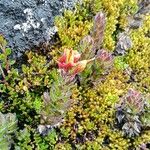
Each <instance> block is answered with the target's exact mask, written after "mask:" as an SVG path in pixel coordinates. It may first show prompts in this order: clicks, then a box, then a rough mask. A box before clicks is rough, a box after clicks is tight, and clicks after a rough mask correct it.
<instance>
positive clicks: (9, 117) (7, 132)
mask: <svg viewBox="0 0 150 150" xmlns="http://www.w3.org/2000/svg"><path fill="white" fill-rule="evenodd" d="M16 130H17V119H16V115H15V114H11V113H8V114H2V113H0V149H1V150H6V149H9V148H10V147H11V144H12V143H13V140H12V135H13V134H15V132H16Z"/></svg>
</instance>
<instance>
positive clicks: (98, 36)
mask: <svg viewBox="0 0 150 150" xmlns="http://www.w3.org/2000/svg"><path fill="white" fill-rule="evenodd" d="M105 20H106V18H105V15H104V13H102V12H99V13H97V14H96V16H95V19H94V26H93V32H92V37H93V40H94V44H93V50H98V49H100V48H101V44H102V41H103V36H104V29H105Z"/></svg>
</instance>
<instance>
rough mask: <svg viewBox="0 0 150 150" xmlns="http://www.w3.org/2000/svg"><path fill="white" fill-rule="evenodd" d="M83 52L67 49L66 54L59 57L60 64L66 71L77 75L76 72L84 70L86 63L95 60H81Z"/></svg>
mask: <svg viewBox="0 0 150 150" xmlns="http://www.w3.org/2000/svg"><path fill="white" fill-rule="evenodd" d="M80 56H81V54H79V53H78V52H77V51H75V50H72V49H65V50H64V54H63V55H62V56H61V57H60V58H59V59H58V66H59V68H60V69H62V70H63V71H64V72H65V73H70V74H71V75H73V76H75V75H76V74H78V73H80V72H82V71H83V70H84V69H85V68H86V65H87V64H88V63H89V62H91V61H93V60H95V58H92V59H89V60H82V61H79V59H80Z"/></svg>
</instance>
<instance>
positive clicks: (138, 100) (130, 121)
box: [116, 89, 146, 137]
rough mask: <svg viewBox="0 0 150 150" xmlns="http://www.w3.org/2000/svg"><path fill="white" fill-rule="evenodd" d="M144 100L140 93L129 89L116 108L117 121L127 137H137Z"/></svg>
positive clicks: (143, 110) (140, 126)
mask: <svg viewBox="0 0 150 150" xmlns="http://www.w3.org/2000/svg"><path fill="white" fill-rule="evenodd" d="M145 102H146V100H145V99H144V97H143V96H142V94H141V93H139V92H137V91H135V90H133V89H130V90H129V91H128V93H127V94H126V95H125V96H123V98H122V100H121V104H120V106H118V107H117V113H116V117H117V121H118V123H119V124H120V126H121V128H122V130H123V131H124V133H125V134H127V135H128V136H129V137H132V136H135V135H139V133H140V132H141V129H142V127H143V125H142V121H141V116H142V115H143V114H144V112H145V108H144V107H145V105H146V103H145Z"/></svg>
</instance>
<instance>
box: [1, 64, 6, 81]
mask: <svg viewBox="0 0 150 150" xmlns="http://www.w3.org/2000/svg"><path fill="white" fill-rule="evenodd" d="M0 71H1V73H2V76H3V78H4V79H5V77H6V76H5V74H4V71H3V69H2V66H1V64H0Z"/></svg>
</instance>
